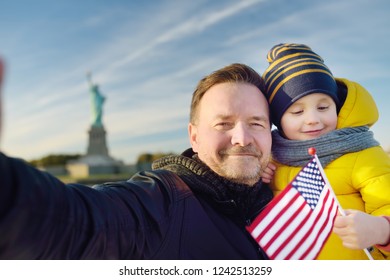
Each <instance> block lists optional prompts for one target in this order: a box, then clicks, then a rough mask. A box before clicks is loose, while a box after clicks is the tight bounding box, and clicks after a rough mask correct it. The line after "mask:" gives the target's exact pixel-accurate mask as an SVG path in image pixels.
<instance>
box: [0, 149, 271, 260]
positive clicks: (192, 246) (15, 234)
mask: <svg viewBox="0 0 390 280" xmlns="http://www.w3.org/2000/svg"><path fill="white" fill-rule="evenodd" d="M189 156H190V157H189ZM154 167H155V168H156V169H157V170H154V171H144V172H140V173H138V174H136V175H135V176H133V177H132V178H131V179H129V180H128V181H123V182H115V183H106V184H103V185H98V186H95V187H93V188H91V187H88V186H82V185H79V184H68V185H65V184H63V183H62V182H60V181H59V180H57V179H56V178H54V177H52V176H51V175H49V174H47V173H44V172H41V171H39V170H37V169H34V168H32V167H31V166H29V165H28V164H26V163H25V162H23V161H21V160H18V159H14V158H10V157H7V156H5V155H4V154H0V190H1V193H2V195H1V196H0V237H1V238H0V259H261V258H264V256H263V254H262V251H261V250H260V248H259V247H258V245H257V244H256V242H255V241H254V240H253V239H252V237H251V236H250V235H249V234H248V233H247V231H246V229H245V226H246V225H247V224H248V223H249V221H250V220H251V219H253V218H254V217H255V216H256V214H257V213H258V212H259V211H260V210H261V209H262V208H263V207H264V205H265V204H266V203H267V202H268V201H270V200H271V198H272V192H271V191H270V189H269V188H268V186H264V185H262V184H261V183H259V184H258V185H256V186H254V187H248V186H244V185H237V184H234V183H232V182H230V181H227V180H226V179H224V178H222V177H220V176H218V175H217V174H215V173H214V172H213V171H211V170H210V169H209V168H208V167H207V166H205V165H204V164H202V163H201V162H200V161H199V160H197V159H196V157H194V158H192V153H191V151H186V154H183V155H180V156H169V157H166V158H163V159H161V160H159V161H157V162H155V163H154ZM175 174H177V175H175ZM184 182H185V183H184Z"/></svg>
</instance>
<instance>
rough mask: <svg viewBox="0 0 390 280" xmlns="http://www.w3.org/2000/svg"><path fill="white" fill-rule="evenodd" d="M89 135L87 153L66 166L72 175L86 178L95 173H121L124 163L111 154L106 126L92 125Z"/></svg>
mask: <svg viewBox="0 0 390 280" xmlns="http://www.w3.org/2000/svg"><path fill="white" fill-rule="evenodd" d="M88 135H89V140H88V148H87V154H86V155H85V156H83V157H81V158H79V159H78V160H74V161H70V162H68V164H67V166H66V168H67V169H68V172H69V173H70V175H71V176H72V177H74V178H85V177H88V176H90V175H95V174H117V173H120V172H121V171H122V170H123V167H124V163H123V162H122V161H119V160H115V159H114V158H112V157H111V156H110V155H109V153H108V148H107V142H106V131H105V129H104V127H103V126H91V128H90V130H89V131H88Z"/></svg>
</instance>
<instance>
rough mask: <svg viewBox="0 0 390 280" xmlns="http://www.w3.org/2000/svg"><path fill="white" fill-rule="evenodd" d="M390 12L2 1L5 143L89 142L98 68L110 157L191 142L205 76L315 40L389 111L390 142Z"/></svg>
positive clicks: (355, 5)
mask: <svg viewBox="0 0 390 280" xmlns="http://www.w3.org/2000/svg"><path fill="white" fill-rule="evenodd" d="M389 14H390V1H388V0H354V1H352V0H327V1H322V0H321V1H317V0H295V1H291V0H241V1H237V0H223V1H222V0H210V1H207V0H197V1H194V0H182V1H176V0H161V1H129V0H127V1H125V0H110V1H103V0H97V1H92V0H85V1H75V0H57V1H51V0H36V1H21V0H14V1H0V56H1V57H2V58H3V60H5V63H6V77H5V84H4V88H3V103H4V104H3V129H2V135H1V138H2V139H1V149H2V151H3V152H5V153H7V154H8V155H10V156H15V157H22V158H25V159H27V160H31V159H37V158H40V157H43V156H46V155H49V154H75V153H79V154H85V153H86V150H87V142H88V130H89V128H90V118H91V112H90V108H91V106H90V99H89V87H88V83H87V78H86V73H88V72H90V73H92V81H93V82H94V83H96V84H98V85H99V88H100V90H101V92H102V94H103V95H104V96H105V97H106V102H105V103H104V108H103V109H104V115H103V124H104V127H105V129H106V131H107V143H108V148H109V153H110V155H111V156H112V157H114V158H116V159H120V160H122V161H124V162H125V163H134V162H135V161H136V159H137V157H138V155H139V154H141V153H181V152H182V151H183V150H185V149H186V148H188V147H189V146H190V145H189V141H188V133H187V126H188V119H189V106H190V101H191V96H192V92H193V91H194V89H195V87H196V84H197V83H198V81H199V80H200V79H201V78H203V77H204V76H206V75H208V74H210V73H211V72H213V71H215V70H217V69H219V68H221V67H223V66H226V65H228V64H231V63H236V62H239V63H245V64H247V65H249V66H251V67H252V68H254V69H255V70H257V71H258V72H259V73H260V74H261V73H262V72H263V71H264V70H265V69H266V67H267V65H268V62H267V60H266V55H267V52H268V50H269V49H270V48H272V46H274V45H276V44H279V43H303V44H307V45H308V46H310V47H311V48H312V49H313V50H314V51H315V52H316V53H318V54H319V55H320V56H322V58H323V59H324V61H325V64H326V65H327V66H328V67H329V68H330V69H331V70H332V72H333V74H334V76H336V77H344V78H348V79H350V80H353V81H356V82H358V83H360V84H361V85H363V86H364V87H365V88H366V89H367V90H368V91H369V92H370V93H371V94H372V96H373V97H374V99H375V101H376V102H377V106H378V110H379V113H380V119H379V121H378V122H377V123H376V124H375V125H374V126H373V127H372V130H373V132H374V135H375V138H376V139H377V140H378V141H379V142H380V143H381V145H382V146H383V147H384V148H385V149H390V133H389V131H388V129H389V121H390V110H389V105H390V92H389V91H390V86H389V83H390V66H389V65H390V29H389V26H390V17H389Z"/></svg>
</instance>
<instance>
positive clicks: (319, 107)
mask: <svg viewBox="0 0 390 280" xmlns="http://www.w3.org/2000/svg"><path fill="white" fill-rule="evenodd" d="M328 108H329V106H318V110H320V111H325V110H327V109H328Z"/></svg>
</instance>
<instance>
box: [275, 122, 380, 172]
mask: <svg viewBox="0 0 390 280" xmlns="http://www.w3.org/2000/svg"><path fill="white" fill-rule="evenodd" d="M374 146H379V142H378V141H376V140H375V139H374V136H373V133H372V131H369V127H368V126H359V127H348V128H343V129H338V130H334V131H332V132H329V133H327V134H325V135H323V136H321V137H319V138H316V139H311V140H303V141H300V140H288V139H286V138H284V137H283V136H281V135H280V132H279V131H278V130H273V131H272V156H273V158H274V159H275V160H277V161H278V162H280V163H282V164H285V165H290V166H304V165H305V164H306V163H307V162H308V161H309V160H310V159H311V155H309V153H308V151H307V150H308V148H310V147H314V148H315V149H316V150H317V156H318V157H319V159H320V161H321V164H322V165H323V167H325V166H326V165H328V164H329V163H330V162H331V161H333V160H335V159H337V158H339V157H341V156H342V155H344V154H347V153H353V152H358V151H361V150H364V149H367V148H370V147H374Z"/></svg>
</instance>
